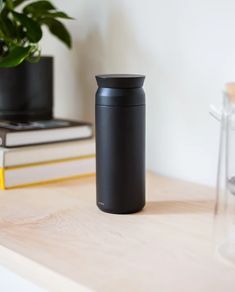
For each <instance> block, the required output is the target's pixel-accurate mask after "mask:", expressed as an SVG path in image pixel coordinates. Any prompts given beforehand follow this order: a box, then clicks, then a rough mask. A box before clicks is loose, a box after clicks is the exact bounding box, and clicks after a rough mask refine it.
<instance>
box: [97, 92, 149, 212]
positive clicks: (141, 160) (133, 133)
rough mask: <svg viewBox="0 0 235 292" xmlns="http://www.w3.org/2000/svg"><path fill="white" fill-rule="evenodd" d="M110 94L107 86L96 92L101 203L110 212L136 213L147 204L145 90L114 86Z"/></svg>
mask: <svg viewBox="0 0 235 292" xmlns="http://www.w3.org/2000/svg"><path fill="white" fill-rule="evenodd" d="M134 93H135V94H134ZM109 94H110V95H109V96H108V95H107V88H103V89H102V88H99V89H98V91H97V94H96V185H97V206H98V207H99V208H100V209H101V210H102V211H105V212H109V213H115V214H128V213H134V212H138V211H140V210H141V209H142V208H143V207H144V205H145V104H144V103H145V97H144V92H143V89H142V88H139V90H137V91H136V92H133V91H132V89H122V90H121V91H120V90H119V89H118V90H116V89H112V90H111V91H109ZM104 96H106V97H107V99H104ZM108 98H109V99H110V100H115V102H110V101H109V100H108ZM123 100H125V102H123ZM101 101H102V102H101ZM105 101H106V102H107V104H105ZM118 101H119V103H118ZM100 103H102V105H100ZM110 104H111V105H112V106H110Z"/></svg>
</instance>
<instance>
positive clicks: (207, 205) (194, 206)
mask: <svg viewBox="0 0 235 292" xmlns="http://www.w3.org/2000/svg"><path fill="white" fill-rule="evenodd" d="M213 208H214V201H213V200H191V201H190V200H182V201H180V200H177V201H176V200H175V201H149V202H146V205H145V208H144V210H143V211H142V212H141V213H139V214H142V215H154V214H155V215H159V214H197V213H212V212H213Z"/></svg>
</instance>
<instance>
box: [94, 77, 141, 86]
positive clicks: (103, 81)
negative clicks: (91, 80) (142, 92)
mask: <svg viewBox="0 0 235 292" xmlns="http://www.w3.org/2000/svg"><path fill="white" fill-rule="evenodd" d="M144 79H145V76H144V75H139V74H104V75H96V81H97V84H98V86H99V87H106V88H141V87H142V86H143V84H144Z"/></svg>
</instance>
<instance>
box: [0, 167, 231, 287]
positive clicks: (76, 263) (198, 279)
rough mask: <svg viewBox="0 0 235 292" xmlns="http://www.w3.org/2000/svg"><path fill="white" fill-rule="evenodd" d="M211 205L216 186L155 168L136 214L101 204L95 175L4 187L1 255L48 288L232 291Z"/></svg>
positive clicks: (0, 212)
mask: <svg viewBox="0 0 235 292" xmlns="http://www.w3.org/2000/svg"><path fill="white" fill-rule="evenodd" d="M213 205H214V190H213V189H210V188H207V187H204V186H199V185H195V184H192V183H186V182H182V181H178V180H175V179H168V178H165V177H156V176H154V175H153V174H151V173H149V174H148V176H147V205H146V207H145V209H144V211H143V212H141V213H137V214H132V215H111V214H105V213H102V212H101V211H99V210H98V209H97V207H96V205H95V179H94V178H87V179H82V180H74V181H70V182H64V183H57V184H52V185H46V186H41V187H34V188H33V187H31V188H26V189H20V190H12V191H6V192H1V193H0V230H1V232H0V244H1V245H2V248H1V249H0V263H3V264H4V265H7V266H8V268H11V269H13V270H15V271H16V272H18V273H20V274H21V275H23V276H25V277H27V278H29V279H31V280H32V281H34V282H35V283H37V284H39V285H41V286H43V287H46V288H48V289H49V290H50V291H82V289H87V290H88V291H89V290H90V291H100V292H101V291H102V292H105V291H112V292H113V291H114V292H115V291H154V292H155V291H161V292H167V291H174V292H178V291H179V292H184V291H187V292H189V291H190V292H194V291H195V292H198V291H203V292H204V291H205V292H225V291H226V292H230V291H231V292H232V291H234V287H235V269H234V267H233V266H230V265H227V264H225V263H224V262H223V261H220V260H219V259H218V258H216V257H215V256H214V242H213V224H212V223H213V216H212V210H213ZM50 279H53V280H52V281H50ZM50 282H53V285H52V284H50Z"/></svg>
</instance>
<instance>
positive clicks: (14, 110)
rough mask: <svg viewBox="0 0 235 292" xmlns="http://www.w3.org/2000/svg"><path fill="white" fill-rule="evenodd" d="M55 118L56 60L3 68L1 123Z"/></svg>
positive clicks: (0, 78)
mask: <svg viewBox="0 0 235 292" xmlns="http://www.w3.org/2000/svg"><path fill="white" fill-rule="evenodd" d="M52 115H53V57H42V58H41V60H40V61H39V62H38V63H30V62H28V61H25V62H23V63H22V64H21V65H19V66H17V67H15V68H0V120H9V121H17V122H25V121H35V120H47V119H51V118H52Z"/></svg>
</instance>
